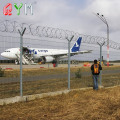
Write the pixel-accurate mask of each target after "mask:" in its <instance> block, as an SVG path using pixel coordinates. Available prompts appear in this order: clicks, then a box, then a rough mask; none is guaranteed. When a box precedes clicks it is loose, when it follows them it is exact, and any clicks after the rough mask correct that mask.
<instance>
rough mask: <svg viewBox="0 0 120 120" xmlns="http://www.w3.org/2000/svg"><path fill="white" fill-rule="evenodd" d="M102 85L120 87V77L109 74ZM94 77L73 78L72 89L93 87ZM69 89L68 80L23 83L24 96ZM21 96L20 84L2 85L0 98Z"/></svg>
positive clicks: (103, 78)
mask: <svg viewBox="0 0 120 120" xmlns="http://www.w3.org/2000/svg"><path fill="white" fill-rule="evenodd" d="M102 85H103V86H104V87H110V86H115V85H120V75H119V73H117V74H108V75H103V76H102ZM92 86H93V80H92V76H82V78H71V89H76V88H85V87H92ZM67 88H68V81H67V78H63V79H48V80H39V79H38V81H31V82H23V95H31V94H40V93H47V92H54V91H60V90H65V89H67ZM19 95H20V84H19V83H9V84H8V83H6V84H1V85H0V98H8V97H13V96H19Z"/></svg>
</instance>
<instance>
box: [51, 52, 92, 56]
mask: <svg viewBox="0 0 120 120" xmlns="http://www.w3.org/2000/svg"><path fill="white" fill-rule="evenodd" d="M91 52H92V50H85V51H78V52H71V53H70V55H71V56H73V55H78V54H84V53H91ZM65 55H68V52H67V53H61V54H52V56H58V57H61V56H65Z"/></svg>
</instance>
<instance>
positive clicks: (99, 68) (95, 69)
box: [91, 60, 102, 90]
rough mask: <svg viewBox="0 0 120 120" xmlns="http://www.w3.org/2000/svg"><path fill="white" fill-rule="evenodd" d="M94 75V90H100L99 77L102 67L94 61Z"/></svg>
mask: <svg viewBox="0 0 120 120" xmlns="http://www.w3.org/2000/svg"><path fill="white" fill-rule="evenodd" d="M91 70H92V75H93V84H94V85H93V89H94V90H98V77H99V74H100V70H102V67H101V65H100V64H98V63H97V60H94V64H93V65H92V66H91Z"/></svg>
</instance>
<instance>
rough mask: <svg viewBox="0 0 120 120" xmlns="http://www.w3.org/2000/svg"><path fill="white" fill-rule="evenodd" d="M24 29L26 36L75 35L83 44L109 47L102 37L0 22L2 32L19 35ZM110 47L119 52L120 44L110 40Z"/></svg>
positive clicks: (64, 36)
mask: <svg viewBox="0 0 120 120" xmlns="http://www.w3.org/2000/svg"><path fill="white" fill-rule="evenodd" d="M24 28H26V31H25V34H30V35H33V36H39V37H49V38H57V39H66V38H70V37H71V36H73V35H74V38H73V39H74V40H76V39H78V37H82V42H83V43H87V44H97V43H103V42H105V46H107V38H104V37H100V36H91V35H84V34H80V33H75V32H73V31H69V30H63V29H59V28H52V27H45V26H36V25H34V24H30V25H29V24H27V23H18V22H16V21H9V20H5V21H0V32H9V33H18V29H20V30H23V29H24ZM109 47H110V48H113V49H117V50H119V49H120V43H117V42H114V41H112V40H109Z"/></svg>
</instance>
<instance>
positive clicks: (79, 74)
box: [75, 68, 82, 78]
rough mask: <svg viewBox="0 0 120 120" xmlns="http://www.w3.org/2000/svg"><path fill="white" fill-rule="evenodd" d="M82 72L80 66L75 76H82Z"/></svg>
mask: <svg viewBox="0 0 120 120" xmlns="http://www.w3.org/2000/svg"><path fill="white" fill-rule="evenodd" d="M81 77H82V74H81V70H80V68H79V69H78V70H77V72H75V78H81Z"/></svg>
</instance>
